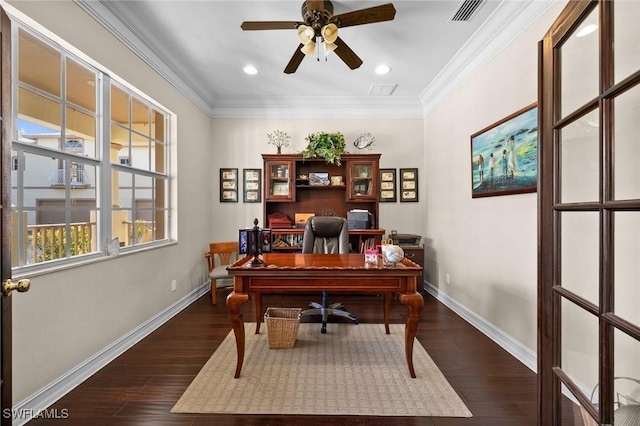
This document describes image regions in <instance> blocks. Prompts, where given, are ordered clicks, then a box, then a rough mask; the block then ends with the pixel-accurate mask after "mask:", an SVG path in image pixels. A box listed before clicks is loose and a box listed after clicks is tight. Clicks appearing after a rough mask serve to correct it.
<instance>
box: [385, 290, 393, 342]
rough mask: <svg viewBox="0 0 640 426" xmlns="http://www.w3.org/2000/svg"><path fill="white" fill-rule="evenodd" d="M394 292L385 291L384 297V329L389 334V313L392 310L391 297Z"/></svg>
mask: <svg viewBox="0 0 640 426" xmlns="http://www.w3.org/2000/svg"><path fill="white" fill-rule="evenodd" d="M392 296H393V293H384V294H383V295H382V297H383V298H384V329H385V331H386V332H387V334H391V332H390V331H389V313H390V312H391V297H392Z"/></svg>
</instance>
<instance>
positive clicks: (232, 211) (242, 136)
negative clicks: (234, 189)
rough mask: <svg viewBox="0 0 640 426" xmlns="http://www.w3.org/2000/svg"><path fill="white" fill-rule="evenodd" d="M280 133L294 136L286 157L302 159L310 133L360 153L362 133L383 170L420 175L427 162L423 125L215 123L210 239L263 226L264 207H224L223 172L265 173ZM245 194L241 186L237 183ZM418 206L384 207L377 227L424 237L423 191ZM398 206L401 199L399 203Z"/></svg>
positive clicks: (352, 121) (285, 149) (381, 121)
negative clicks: (336, 135)
mask: <svg viewBox="0 0 640 426" xmlns="http://www.w3.org/2000/svg"><path fill="white" fill-rule="evenodd" d="M274 130H282V131H284V132H286V133H287V134H288V135H289V136H291V140H290V145H289V146H288V147H283V149H282V152H283V153H298V152H301V151H302V150H303V149H304V148H305V147H306V142H305V140H304V138H305V137H307V136H308V135H309V134H310V133H315V132H320V131H325V132H335V131H338V132H341V133H342V134H343V135H344V136H345V139H346V141H347V151H349V152H351V153H355V152H357V151H358V149H357V148H355V147H354V146H353V141H354V140H355V139H356V137H358V136H359V135H360V134H361V133H362V132H363V131H365V130H366V131H368V132H370V133H371V134H372V135H373V136H375V138H376V141H375V144H374V146H373V147H372V149H371V151H366V150H365V151H364V152H376V153H381V154H382V155H381V157H380V167H381V168H397V169H399V168H410V167H416V168H418V175H419V176H418V177H419V178H420V181H421V182H422V181H424V180H423V178H422V175H420V173H422V172H423V170H422V158H423V156H424V145H423V143H422V142H423V140H424V135H423V125H422V119H416V118H406V119H379V118H378V119H375V120H373V119H327V118H316V119H313V118H304V119H302V118H289V119H284V118H280V119H277V118H264V119H214V120H213V124H212V133H213V137H212V140H213V143H214V144H215V149H214V151H213V152H212V153H211V170H210V179H211V182H213V186H212V187H211V194H210V195H211V197H210V198H211V203H212V204H213V209H212V216H211V218H212V231H211V232H212V235H215V236H218V237H221V238H224V239H230V240H234V239H236V238H237V234H238V229H240V228H246V227H248V226H251V225H252V224H253V219H254V218H258V220H259V221H260V225H261V226H263V225H264V224H263V223H262V219H263V218H262V215H263V210H262V204H258V203H255V204H245V203H242V197H241V196H240V197H239V198H240V200H239V202H238V203H220V189H219V188H220V171H219V169H220V167H237V168H238V169H239V173H240V176H242V168H260V169H262V166H263V163H262V157H261V154H275V153H276V148H275V147H274V146H273V145H268V144H267V133H270V132H272V131H274ZM239 185H240V188H239V189H240V190H242V182H241V181H240V182H239ZM418 191H419V194H418V202H417V203H400V202H399V201H398V202H396V203H380V218H379V222H378V224H379V227H381V228H384V229H385V230H386V231H387V233H388V232H390V231H391V230H392V229H396V230H398V232H401V233H415V234H420V230H421V228H422V217H423V216H424V209H425V202H424V188H421V187H419V188H418ZM398 200H399V197H398Z"/></svg>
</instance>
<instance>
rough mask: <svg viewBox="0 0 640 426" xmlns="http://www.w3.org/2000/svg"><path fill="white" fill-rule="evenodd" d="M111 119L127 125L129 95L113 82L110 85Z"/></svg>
mask: <svg viewBox="0 0 640 426" xmlns="http://www.w3.org/2000/svg"><path fill="white" fill-rule="evenodd" d="M111 121H115V122H116V123H120V124H122V125H123V126H125V127H129V95H128V94H127V93H126V92H124V91H123V90H122V89H120V88H119V87H118V86H116V85H114V84H112V85H111Z"/></svg>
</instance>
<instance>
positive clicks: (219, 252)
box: [204, 241, 238, 305]
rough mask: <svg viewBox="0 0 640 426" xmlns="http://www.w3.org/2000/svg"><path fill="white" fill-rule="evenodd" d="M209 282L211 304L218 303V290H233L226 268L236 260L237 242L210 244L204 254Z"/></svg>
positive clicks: (231, 279)
mask: <svg viewBox="0 0 640 426" xmlns="http://www.w3.org/2000/svg"><path fill="white" fill-rule="evenodd" d="M204 257H205V259H207V266H208V268H209V279H210V280H211V304H212V305H216V304H217V303H218V290H220V289H229V288H233V277H231V276H229V274H228V273H227V266H229V265H231V264H232V263H233V262H235V261H236V260H237V259H238V242H237V241H231V242H221V243H210V244H209V251H208V252H206V253H205V254H204Z"/></svg>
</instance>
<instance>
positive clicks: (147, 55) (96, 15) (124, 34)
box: [73, 0, 211, 114]
mask: <svg viewBox="0 0 640 426" xmlns="http://www.w3.org/2000/svg"><path fill="white" fill-rule="evenodd" d="M73 2H74V3H76V4H77V5H78V6H79V7H80V8H81V9H82V10H83V11H85V12H86V13H87V14H88V15H89V16H91V17H92V18H93V19H95V20H96V21H97V22H98V23H99V24H100V25H102V26H103V27H104V28H105V29H106V30H107V31H109V32H110V33H111V34H112V35H113V36H114V37H116V38H117V39H118V40H119V41H120V42H121V43H122V44H124V45H125V46H126V47H127V48H129V49H130V50H131V51H132V52H133V53H134V54H136V55H137V56H138V57H139V58H140V59H142V61H144V63H146V64H147V65H148V66H149V67H151V68H152V69H153V70H155V71H156V72H157V73H158V74H160V76H162V77H163V78H164V79H165V80H167V81H168V82H169V83H170V84H171V85H172V86H174V87H175V88H176V89H177V90H178V91H179V92H180V93H182V94H183V95H184V96H185V97H186V98H187V99H189V100H190V101H191V102H192V103H193V104H194V105H195V106H196V107H198V108H199V109H200V110H201V111H203V112H204V113H205V114H209V113H210V111H211V106H210V105H209V103H208V102H206V101H205V100H204V99H203V98H202V97H201V96H200V95H199V94H198V93H207V92H208V90H207V89H206V88H205V87H204V86H203V85H201V84H197V79H195V78H191V77H190V78H189V81H190V83H186V81H185V78H184V77H183V76H182V75H180V74H178V73H177V72H176V71H174V70H173V69H172V68H171V67H169V66H168V65H167V63H168V62H167V61H165V60H164V59H163V58H162V57H161V55H160V54H159V53H158V52H156V51H155V50H154V49H152V48H151V47H150V46H148V45H147V44H146V43H145V42H144V41H143V38H142V37H140V35H139V34H138V32H137V31H136V30H135V28H132V27H130V26H129V25H128V24H127V23H126V20H125V19H123V18H122V17H121V16H120V15H119V14H118V12H117V11H116V10H114V9H113V8H112V7H110V5H109V4H108V2H104V1H102V0H73Z"/></svg>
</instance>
